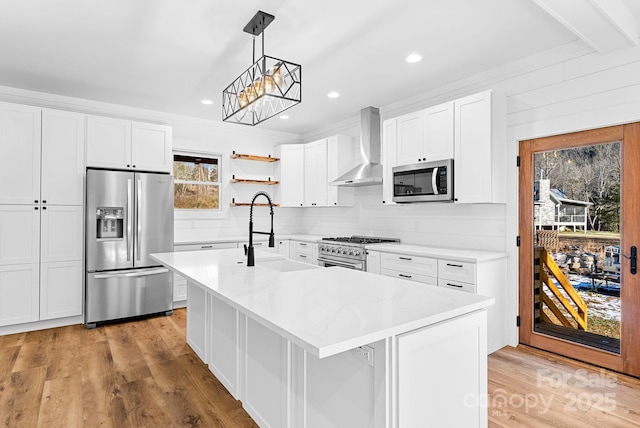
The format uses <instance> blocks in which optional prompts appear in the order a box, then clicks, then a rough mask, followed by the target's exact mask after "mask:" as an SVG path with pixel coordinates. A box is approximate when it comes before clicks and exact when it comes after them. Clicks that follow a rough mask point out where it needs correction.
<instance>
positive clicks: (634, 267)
mask: <svg viewBox="0 0 640 428" xmlns="http://www.w3.org/2000/svg"><path fill="white" fill-rule="evenodd" d="M630 252H631V254H630V255H628V256H627V255H626V254H622V253H620V255H621V256H622V257H625V258H627V259H629V262H630V263H629V264H630V266H629V273H630V274H631V275H635V274H636V273H638V247H636V246H635V245H632V246H631V249H630Z"/></svg>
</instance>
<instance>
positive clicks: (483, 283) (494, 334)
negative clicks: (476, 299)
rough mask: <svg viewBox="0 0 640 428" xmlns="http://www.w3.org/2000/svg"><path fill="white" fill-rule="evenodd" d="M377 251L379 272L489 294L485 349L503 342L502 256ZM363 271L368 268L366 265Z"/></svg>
mask: <svg viewBox="0 0 640 428" xmlns="http://www.w3.org/2000/svg"><path fill="white" fill-rule="evenodd" d="M432 252H433V251H432ZM369 253H375V252H374V251H369ZM379 254H380V272H379V273H381V274H382V275H386V276H393V277H396V278H402V279H406V280H409V281H416V282H420V283H423V284H428V285H432V286H438V287H443V288H450V289H453V290H458V291H461V292H468V293H474V294H480V295H483V296H489V297H493V298H494V299H495V300H496V301H495V304H494V305H493V306H490V307H489V308H487V328H488V329H489V330H488V331H489V338H488V350H489V353H491V352H494V351H497V350H498V349H500V348H502V347H503V346H505V345H506V340H507V339H506V333H505V331H504V326H505V325H508V323H507V320H506V270H507V265H506V258H504V257H502V258H492V259H489V260H480V261H477V262H470V261H468V260H459V259H455V257H451V256H447V257H442V258H440V257H438V258H435V257H423V256H416V255H414V254H401V253H395V252H394V253H388V252H384V251H381V252H379ZM367 257H368V256H367ZM367 263H369V258H367ZM367 271H369V272H371V270H369V266H367Z"/></svg>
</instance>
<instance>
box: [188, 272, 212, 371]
mask: <svg viewBox="0 0 640 428" xmlns="http://www.w3.org/2000/svg"><path fill="white" fill-rule="evenodd" d="M187 290H188V291H187V305H188V307H189V312H188V313H187V344H188V345H189V346H190V347H191V349H193V351H194V352H195V353H196V354H197V355H198V357H200V359H201V360H202V361H203V362H204V363H205V364H206V363H207V361H208V358H207V354H206V349H207V307H208V303H207V300H208V297H207V293H206V292H205V291H204V289H202V288H201V287H199V286H197V285H195V284H193V283H191V282H187Z"/></svg>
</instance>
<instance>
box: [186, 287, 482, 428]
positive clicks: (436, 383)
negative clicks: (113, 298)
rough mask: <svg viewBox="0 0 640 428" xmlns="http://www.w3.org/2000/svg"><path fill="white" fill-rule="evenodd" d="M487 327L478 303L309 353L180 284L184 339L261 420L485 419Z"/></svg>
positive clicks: (374, 423)
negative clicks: (361, 345)
mask: <svg viewBox="0 0 640 428" xmlns="http://www.w3.org/2000/svg"><path fill="white" fill-rule="evenodd" d="M486 335H487V329H486V312H485V311H480V312H473V313H471V314H468V315H464V316H460V317H457V318H453V319H451V320H447V321H444V322H440V323H437V324H435V325H432V326H428V327H424V328H421V329H417V330H412V331H410V332H407V333H404V334H400V335H397V336H392V337H389V338H386V339H383V340H380V341H378V342H375V343H373V344H370V345H369V348H370V350H369V352H372V353H373V355H372V357H371V362H368V361H365V360H362V359H360V358H358V357H356V355H355V352H354V350H349V351H345V352H342V353H339V354H336V355H332V356H330V357H326V358H317V357H316V356H314V355H312V354H310V353H309V352H307V351H305V350H304V349H302V348H300V347H299V346H297V345H296V344H295V343H293V342H291V341H289V340H287V339H285V338H283V337H282V336H280V335H278V334H277V333H275V332H274V331H272V330H271V329H269V328H267V327H265V326H263V325H262V324H260V323H259V322H257V321H255V320H253V319H252V318H250V317H248V316H246V315H244V314H242V313H240V312H239V311H238V310H236V309H235V308H233V307H232V306H230V305H228V304H226V303H225V302H223V301H222V300H220V299H219V298H217V297H216V296H215V295H214V294H213V293H212V292H209V291H208V290H206V289H205V288H202V287H200V286H199V285H196V284H193V283H189V285H188V309H187V343H188V344H189V345H190V346H191V348H192V349H193V350H194V351H195V352H196V354H197V355H198V356H199V357H200V358H201V359H202V361H203V362H205V363H206V364H207V365H208V367H209V370H210V371H211V372H212V373H213V374H214V375H215V376H216V377H217V378H218V379H219V380H220V382H221V383H222V384H223V385H224V386H225V387H226V388H227V389H228V391H229V392H230V393H231V395H232V396H233V397H234V398H236V399H237V400H240V401H242V405H243V407H244V408H245V409H246V411H247V413H249V415H250V416H251V417H252V418H253V419H254V420H255V421H256V423H257V424H258V425H259V426H261V427H284V428H294V427H296V428H297V427H304V428H325V427H350V428H370V427H382V426H399V427H413V426H426V425H425V423H426V421H428V426H434V427H440V426H455V427H486V426H487V408H486V406H482V405H481V401H478V397H480V398H482V397H486V394H487V348H486ZM443 367H446V368H447V369H443ZM451 367H456V370H451V369H450V368H451ZM461 403H464V405H461Z"/></svg>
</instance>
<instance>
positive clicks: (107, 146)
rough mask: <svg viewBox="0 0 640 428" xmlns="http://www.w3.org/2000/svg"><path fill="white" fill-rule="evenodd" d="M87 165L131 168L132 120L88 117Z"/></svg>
mask: <svg viewBox="0 0 640 428" xmlns="http://www.w3.org/2000/svg"><path fill="white" fill-rule="evenodd" d="M87 166H95V167H102V168H114V169H125V168H128V169H131V121H129V120H124V119H114V118H110V117H101V116H89V117H88V118H87Z"/></svg>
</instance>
